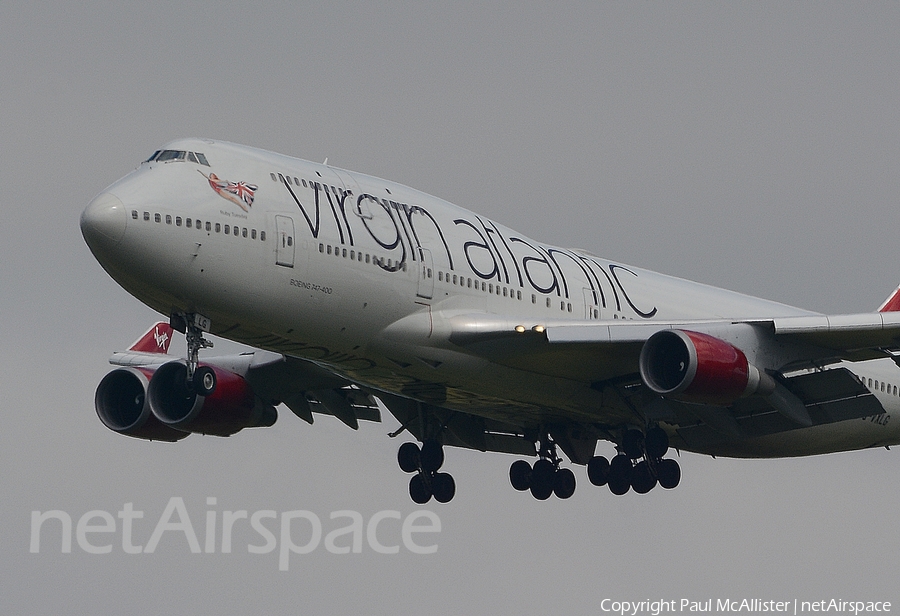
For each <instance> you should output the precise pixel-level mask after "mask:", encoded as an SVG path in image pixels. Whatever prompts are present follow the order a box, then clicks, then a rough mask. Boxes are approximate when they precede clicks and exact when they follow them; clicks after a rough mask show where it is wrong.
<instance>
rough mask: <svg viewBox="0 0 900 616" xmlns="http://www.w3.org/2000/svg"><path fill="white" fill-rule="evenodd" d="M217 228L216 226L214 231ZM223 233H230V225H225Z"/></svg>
mask: <svg viewBox="0 0 900 616" xmlns="http://www.w3.org/2000/svg"><path fill="white" fill-rule="evenodd" d="M218 230H219V229H218V228H216V231H218ZM225 235H231V225H225Z"/></svg>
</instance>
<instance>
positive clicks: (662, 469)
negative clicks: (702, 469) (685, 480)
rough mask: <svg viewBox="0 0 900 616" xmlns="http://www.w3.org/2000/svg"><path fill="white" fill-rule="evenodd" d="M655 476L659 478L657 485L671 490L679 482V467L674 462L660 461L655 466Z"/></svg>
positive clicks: (670, 460)
mask: <svg viewBox="0 0 900 616" xmlns="http://www.w3.org/2000/svg"><path fill="white" fill-rule="evenodd" d="M656 476H657V477H658V478H659V485H661V486H662V487H664V488H665V489H667V490H671V489H672V488H674V487H675V486H677V485H678V483H679V482H680V481H681V467H680V466H678V462H676V461H675V460H672V459H669V460H660V461H659V464H657V465H656Z"/></svg>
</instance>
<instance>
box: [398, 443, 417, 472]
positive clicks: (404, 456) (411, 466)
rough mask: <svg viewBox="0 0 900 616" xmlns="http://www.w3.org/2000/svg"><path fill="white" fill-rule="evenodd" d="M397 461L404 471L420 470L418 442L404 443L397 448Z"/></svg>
mask: <svg viewBox="0 0 900 616" xmlns="http://www.w3.org/2000/svg"><path fill="white" fill-rule="evenodd" d="M397 463H398V464H399V465H400V470H402V471H403V472H404V473H415V472H416V471H417V470H419V446H418V445H417V444H416V443H412V442H410V443H403V444H402V445H400V449H398V450H397Z"/></svg>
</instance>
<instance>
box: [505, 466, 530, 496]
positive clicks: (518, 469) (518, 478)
mask: <svg viewBox="0 0 900 616" xmlns="http://www.w3.org/2000/svg"><path fill="white" fill-rule="evenodd" d="M531 473H532V471H531V465H530V464H529V463H528V462H526V461H525V460H516V461H515V462H513V463H512V465H511V466H510V467H509V482H510V483H511V484H512V487H514V488H515V489H516V490H518V491H519V492H524V491H525V490H527V489H528V488H530V487H531Z"/></svg>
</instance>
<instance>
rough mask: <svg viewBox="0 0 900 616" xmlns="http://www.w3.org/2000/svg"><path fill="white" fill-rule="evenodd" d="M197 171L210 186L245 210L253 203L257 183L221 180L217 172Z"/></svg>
mask: <svg viewBox="0 0 900 616" xmlns="http://www.w3.org/2000/svg"><path fill="white" fill-rule="evenodd" d="M197 172H198V173H199V174H200V175H202V176H203V177H205V178H206V180H207V181H208V182H209V186H210V188H212V189H213V190H214V191H216V194H217V195H219V196H220V197H222V198H223V199H228V200H229V201H231V202H232V203H234V204H235V205H237V206H238V207H240V208H241V209H242V210H244V211H245V212H247V211H249V208H250V207H251V206H252V205H253V197H254V195H255V194H256V190H257V188H259V187H258V186H257V185H256V184H248V183H247V182H229V181H228V180H220V179H219V176H217V175H216V174H215V173H210V174H209V175H206V174H205V173H203V172H202V171H200V170H199V169H198V170H197Z"/></svg>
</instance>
